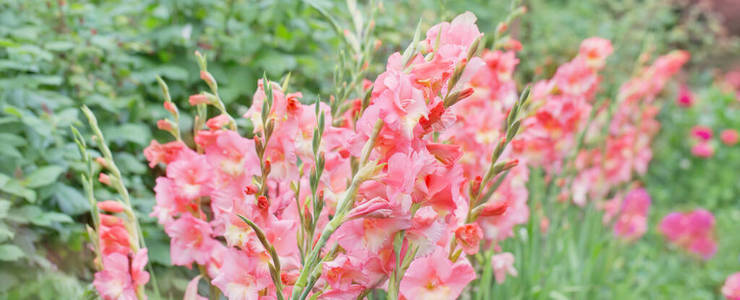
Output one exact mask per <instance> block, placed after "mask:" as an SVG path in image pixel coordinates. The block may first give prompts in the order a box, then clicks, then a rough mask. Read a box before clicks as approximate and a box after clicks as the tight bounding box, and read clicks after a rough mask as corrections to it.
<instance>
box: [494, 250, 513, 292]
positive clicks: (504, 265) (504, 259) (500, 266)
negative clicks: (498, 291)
mask: <svg viewBox="0 0 740 300" xmlns="http://www.w3.org/2000/svg"><path fill="white" fill-rule="evenodd" d="M491 267H492V268H493V275H494V277H495V278H496V283H499V284H501V283H504V281H505V280H506V275H507V274H508V275H511V276H514V277H516V276H517V271H516V269H515V268H514V255H513V254H511V253H509V252H504V253H500V254H495V255H493V256H492V257H491Z"/></svg>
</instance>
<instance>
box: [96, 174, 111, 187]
mask: <svg viewBox="0 0 740 300" xmlns="http://www.w3.org/2000/svg"><path fill="white" fill-rule="evenodd" d="M98 181H100V183H102V184H105V185H111V180H110V176H108V174H105V173H100V176H98Z"/></svg>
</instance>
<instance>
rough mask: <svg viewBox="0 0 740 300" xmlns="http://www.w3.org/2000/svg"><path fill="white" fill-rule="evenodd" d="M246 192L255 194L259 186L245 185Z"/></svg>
mask: <svg viewBox="0 0 740 300" xmlns="http://www.w3.org/2000/svg"><path fill="white" fill-rule="evenodd" d="M244 193H245V194H247V195H254V194H256V193H257V187H256V186H254V185H252V184H250V185H247V186H245V187H244Z"/></svg>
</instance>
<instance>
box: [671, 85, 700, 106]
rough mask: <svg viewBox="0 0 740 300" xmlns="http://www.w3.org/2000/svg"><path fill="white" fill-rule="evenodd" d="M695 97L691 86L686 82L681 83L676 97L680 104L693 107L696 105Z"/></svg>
mask: <svg viewBox="0 0 740 300" xmlns="http://www.w3.org/2000/svg"><path fill="white" fill-rule="evenodd" d="M695 99H696V98H695V96H694V93H692V92H691V90H690V89H689V87H688V86H686V85H685V84H684V85H681V89H680V90H679V91H678V98H676V103H678V106H681V107H686V108H688V107H691V106H693V105H694V102H695Z"/></svg>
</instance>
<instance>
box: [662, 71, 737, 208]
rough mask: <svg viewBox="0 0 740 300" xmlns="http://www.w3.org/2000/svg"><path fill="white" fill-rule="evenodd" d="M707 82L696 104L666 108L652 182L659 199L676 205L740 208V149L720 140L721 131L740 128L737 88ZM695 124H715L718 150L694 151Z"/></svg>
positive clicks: (713, 126)
mask: <svg viewBox="0 0 740 300" xmlns="http://www.w3.org/2000/svg"><path fill="white" fill-rule="evenodd" d="M706 84H707V85H709V86H708V88H706V89H698V90H697V92H696V103H695V104H694V105H693V106H692V107H690V108H682V107H679V106H677V105H676V104H673V103H670V104H669V105H668V106H667V107H666V108H665V109H664V110H663V111H662V112H661V115H660V116H659V117H660V118H659V120H660V121H661V126H662V127H663V128H664V130H663V134H662V135H660V136H659V137H658V139H657V140H656V141H655V146H654V155H655V160H656V162H655V163H654V164H653V165H652V166H651V168H650V174H649V175H648V176H647V181H648V182H647V187H648V188H650V191H651V194H652V195H653V197H654V198H655V201H656V202H659V203H664V204H666V205H672V206H674V207H675V208H676V209H692V208H694V207H696V206H701V207H704V208H707V209H710V210H712V211H716V210H717V209H722V208H727V207H735V208H740V203H738V195H740V177H738V176H737V170H740V148H738V145H734V146H728V145H725V144H723V143H722V142H721V141H720V139H719V135H720V133H721V132H722V130H725V129H734V130H736V131H739V130H740V102H738V100H737V97H736V96H735V93H734V92H726V91H722V89H720V87H719V86H717V85H712V83H706ZM696 125H703V126H707V127H709V128H712V131H713V132H714V135H713V137H712V140H711V141H710V144H711V145H712V147H714V149H715V153H714V156H712V157H710V158H700V157H696V156H694V155H692V154H691V147H693V146H694V145H695V144H696V141H695V139H694V138H691V128H692V127H694V126H696Z"/></svg>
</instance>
